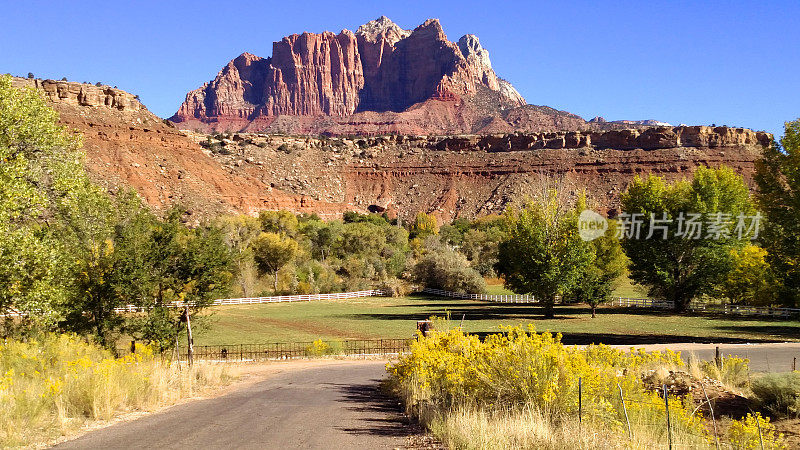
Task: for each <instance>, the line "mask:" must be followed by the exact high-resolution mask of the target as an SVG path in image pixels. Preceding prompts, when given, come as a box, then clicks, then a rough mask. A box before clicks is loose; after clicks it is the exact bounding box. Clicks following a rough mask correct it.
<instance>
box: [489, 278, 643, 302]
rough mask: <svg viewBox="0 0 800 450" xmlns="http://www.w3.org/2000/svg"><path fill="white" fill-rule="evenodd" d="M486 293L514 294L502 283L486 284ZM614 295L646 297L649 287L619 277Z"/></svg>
mask: <svg viewBox="0 0 800 450" xmlns="http://www.w3.org/2000/svg"><path fill="white" fill-rule="evenodd" d="M486 293H487V294H494V295H503V294H513V292H512V291H510V290H508V289H506V288H505V287H503V285H502V284H490V285H488V286H486ZM613 295H614V297H629V298H646V297H647V289H645V288H643V287H642V286H639V285H637V284H633V281H631V279H630V278H628V277H627V276H623V277H621V278H620V279H619V282H618V285H617V288H616V289H614V294H613Z"/></svg>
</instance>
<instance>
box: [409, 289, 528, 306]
mask: <svg viewBox="0 0 800 450" xmlns="http://www.w3.org/2000/svg"><path fill="white" fill-rule="evenodd" d="M422 292H423V293H425V294H433V295H439V296H442V297H451V298H463V299H467V300H483V301H487V302H497V303H539V301H538V300H536V298H535V297H534V296H533V295H528V294H497V295H493V294H463V293H460V292H453V291H444V290H442V289H433V288H425V289H423V290H422Z"/></svg>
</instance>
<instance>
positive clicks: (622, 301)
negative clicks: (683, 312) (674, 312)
mask: <svg viewBox="0 0 800 450" xmlns="http://www.w3.org/2000/svg"><path fill="white" fill-rule="evenodd" d="M611 306H622V307H626V308H629V307H635V308H655V309H674V308H675V302H671V301H662V300H654V299H652V298H629V297H614V298H613V299H612V300H611Z"/></svg>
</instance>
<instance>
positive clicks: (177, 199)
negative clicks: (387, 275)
mask: <svg viewBox="0 0 800 450" xmlns="http://www.w3.org/2000/svg"><path fill="white" fill-rule="evenodd" d="M13 84H14V85H15V86H18V87H23V86H31V87H34V88H36V89H39V90H41V91H42V92H43V94H44V95H45V97H46V98H47V99H48V100H49V101H50V103H51V106H52V107H53V108H54V109H55V110H56V111H58V113H59V116H60V122H61V123H62V124H63V125H65V126H66V127H67V128H69V129H73V130H76V131H78V132H80V133H82V134H83V136H84V148H83V150H84V152H85V153H86V166H87V169H88V171H89V174H90V176H91V177H92V179H93V180H94V181H95V182H97V183H99V184H100V185H101V186H104V187H105V188H107V189H108V190H109V192H111V193H115V192H116V191H117V190H118V189H120V188H134V189H135V190H136V191H137V192H138V193H139V195H141V196H142V198H143V199H144V200H145V201H146V202H147V203H148V204H149V205H151V206H152V207H153V208H154V209H156V210H163V209H165V208H167V207H169V206H172V205H175V204H180V205H183V206H184V207H186V208H188V210H189V211H190V212H191V213H192V214H191V216H192V217H194V219H193V220H194V221H198V220H200V219H201V218H203V217H210V216H213V215H216V214H220V213H234V212H236V213H247V214H252V213H256V212H258V211H260V210H263V209H283V208H285V209H290V210H293V211H298V212H303V211H305V212H311V211H315V212H318V213H320V214H321V215H322V216H336V215H340V214H341V213H342V211H343V210H345V208H346V205H332V204H327V203H324V202H318V201H315V200H314V199H312V198H310V197H308V196H304V195H295V194H293V193H291V192H285V191H282V190H280V189H276V188H273V187H272V186H270V185H269V184H264V183H263V182H261V181H260V180H259V179H257V178H253V177H249V176H247V175H246V174H243V173H234V172H233V171H231V170H230V169H229V168H227V167H225V166H224V165H223V164H221V163H220V162H219V161H217V160H215V159H214V158H213V157H212V156H211V153H210V152H209V151H207V150H205V149H203V148H202V147H201V146H199V145H197V144H196V143H195V142H192V141H191V140H190V139H188V138H187V137H186V135H185V134H184V133H182V132H180V131H178V130H177V129H175V128H174V127H173V126H172V125H170V124H169V123H168V122H165V121H164V120H162V119H160V118H158V117H157V116H156V115H154V114H152V113H151V112H150V111H148V110H147V108H145V107H144V105H142V104H141V103H140V102H139V101H138V99H137V98H136V97H135V96H134V95H131V94H129V93H127V92H125V91H123V90H121V89H115V88H112V87H109V86H100V87H98V86H93V85H89V84H83V83H75V82H66V81H53V80H28V79H22V78H15V79H13Z"/></svg>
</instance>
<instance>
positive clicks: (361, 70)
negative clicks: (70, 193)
mask: <svg viewBox="0 0 800 450" xmlns="http://www.w3.org/2000/svg"><path fill="white" fill-rule="evenodd" d="M430 102H437V103H438V104H433V105H431V104H429V103H430ZM523 105H525V100H524V99H523V98H522V96H520V95H519V93H518V92H517V91H516V90H515V89H514V88H513V87H512V86H511V84H509V83H508V82H506V81H504V80H502V79H500V78H498V77H497V75H496V74H495V72H494V70H493V69H492V66H491V62H490V60H489V53H488V51H486V50H485V49H484V48H483V47H482V46H481V44H480V41H479V40H478V38H477V37H476V36H473V35H466V36H463V37H462V38H461V39H459V41H458V43H455V42H451V41H449V40H448V39H447V36H446V35H445V34H444V31H443V29H442V27H441V25H440V23H439V21H438V20H436V19H431V20H428V21H426V22H425V23H423V24H422V25H420V26H419V27H417V28H416V29H414V30H413V31H408V30H403V29H401V28H400V27H398V26H397V25H396V24H394V23H393V22H392V21H391V20H389V19H387V18H386V17H381V18H379V19H377V20H375V21H372V22H369V23H367V24H365V25H362V26H361V27H359V28H358V30H357V31H356V32H355V33H353V32H351V31H349V30H343V31H342V32H341V33H339V34H338V35H337V34H334V33H331V32H324V33H321V34H315V33H303V34H299V35H298V34H295V35H291V36H288V37H285V38H283V39H282V40H281V41H279V42H275V43H274V44H273V48H272V56H271V57H269V58H260V57H257V56H254V55H251V54H248V53H245V54H242V55H240V56H239V57H237V58H236V59H234V60H233V61H231V62H230V63H228V65H227V66H225V67H224V68H223V69H222V71H220V73H219V74H218V75H217V77H216V78H215V79H214V80H213V81H211V82H209V83H206V84H205V85H203V86H202V87H200V88H199V89H196V90H194V91H191V92H189V94H187V96H186V100H185V101H184V103H183V104H182V105H181V106H180V108H179V109H178V112H177V113H176V114H175V115H174V116H173V117H172V118H171V119H170V120H172V121H173V122H175V123H176V124H178V125H179V127H181V128H184V129H195V130H211V129H214V130H242V129H248V130H253V131H289V130H286V127H287V126H288V127H290V128H292V130H291V131H299V132H307V133H317V132H325V133H329V134H336V133H340V132H342V131H341V130H342V129H344V130H347V132H357V133H374V132H397V131H405V132H410V133H411V132H423V133H426V134H428V133H441V132H442V131H445V132H471V131H477V129H478V128H480V127H482V126H483V125H485V123H486V122H487V121H490V120H491V119H492V118H495V117H496V118H498V119H499V120H503V119H502V117H501V116H502V113H503V112H504V111H506V110H509V109H512V108H516V107H520V106H523ZM415 109H423V110H427V111H432V112H431V114H437V115H440V116H443V117H445V119H444V120H441V119H440V120H439V121H430V120H428V119H427V118H426V117H420V114H416V113H414V112H413V111H414V110H415ZM442 109H446V110H447V112H448V114H444V115H442V114H440V113H441V111H439V110H442ZM433 111H435V113H434V112H433ZM370 113H372V114H370ZM422 115H423V116H424V115H426V114H425V113H423V114H422ZM283 116H289V117H291V118H293V119H286V118H285V117H283ZM278 118H282V119H278ZM287 122H293V124H289V123H287ZM359 123H363V124H364V126H360V125H358V124H359ZM375 125H377V127H375ZM375 128H377V129H375Z"/></svg>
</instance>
